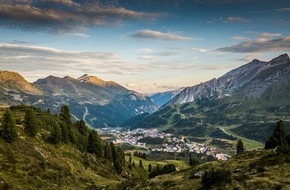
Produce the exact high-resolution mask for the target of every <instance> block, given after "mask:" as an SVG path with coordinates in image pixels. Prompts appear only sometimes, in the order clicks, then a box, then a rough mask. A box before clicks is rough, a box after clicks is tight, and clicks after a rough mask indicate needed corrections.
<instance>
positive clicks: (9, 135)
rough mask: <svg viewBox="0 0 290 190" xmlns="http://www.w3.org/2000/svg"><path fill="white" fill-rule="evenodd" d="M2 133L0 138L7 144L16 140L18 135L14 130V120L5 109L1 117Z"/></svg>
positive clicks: (10, 113)
mask: <svg viewBox="0 0 290 190" xmlns="http://www.w3.org/2000/svg"><path fill="white" fill-rule="evenodd" d="M2 128H3V130H2V133H1V136H2V137H3V139H5V140H6V141H7V142H13V141H15V140H16V138H17V136H18V134H17V130H16V124H15V119H14V116H13V114H12V112H11V111H10V110H9V109H7V110H6V111H5V113H4V115H3V117H2Z"/></svg>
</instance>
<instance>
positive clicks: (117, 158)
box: [110, 142, 122, 173]
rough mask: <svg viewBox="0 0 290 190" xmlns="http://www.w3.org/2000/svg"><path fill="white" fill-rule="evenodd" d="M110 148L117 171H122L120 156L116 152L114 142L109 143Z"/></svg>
mask: <svg viewBox="0 0 290 190" xmlns="http://www.w3.org/2000/svg"><path fill="white" fill-rule="evenodd" d="M110 146H111V150H112V157H113V165H114V167H115V169H116V171H117V172H119V173H121V172H122V161H121V160H120V156H119V154H118V151H117V148H116V146H115V144H114V143H112V142H111V143H110Z"/></svg>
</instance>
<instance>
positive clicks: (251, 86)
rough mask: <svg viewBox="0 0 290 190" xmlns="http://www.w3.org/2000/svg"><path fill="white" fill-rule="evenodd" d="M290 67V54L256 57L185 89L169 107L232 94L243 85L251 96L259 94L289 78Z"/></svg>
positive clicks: (169, 103) (170, 102)
mask: <svg viewBox="0 0 290 190" xmlns="http://www.w3.org/2000/svg"><path fill="white" fill-rule="evenodd" d="M289 68H290V59H289V56H288V55H287V54H282V55H280V56H278V57H276V58H274V59H272V60H271V61H268V62H264V61H260V60H258V59H254V60H253V61H251V62H250V63H248V64H245V65H242V66H240V67H238V68H236V69H233V70H231V71H229V72H228V73H226V74H225V75H223V76H221V77H219V78H218V79H212V80H209V81H207V82H204V83H201V84H198V85H195V86H192V87H188V88H185V89H184V90H183V91H181V92H180V93H179V94H178V95H176V96H175V97H174V98H173V99H172V100H171V101H169V102H168V103H167V104H166V105H165V106H169V105H174V104H182V103H187V102H193V101H195V100H196V99H200V98H209V97H217V98H221V97H225V96H231V94H232V92H234V91H236V90H238V89H241V88H243V91H244V92H245V94H246V95H247V96H251V97H259V96H260V95H261V94H262V93H263V92H264V91H265V90H266V89H267V87H268V86H270V85H272V84H273V83H276V82H279V81H282V80H287V78H288V75H289V74H288V73H289ZM289 77H290V76H289Z"/></svg>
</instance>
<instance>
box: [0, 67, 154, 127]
mask: <svg viewBox="0 0 290 190" xmlns="http://www.w3.org/2000/svg"><path fill="white" fill-rule="evenodd" d="M0 104H1V105H19V104H27V105H33V106H36V107H39V108H41V109H45V110H46V109H50V110H51V111H52V112H57V111H59V109H60V107H61V105H64V104H66V105H69V107H70V109H71V113H72V115H73V117H74V118H75V119H84V120H85V121H86V122H87V123H88V124H89V125H90V126H91V127H95V128H97V127H103V126H118V125H119V124H120V123H122V122H123V121H124V120H126V119H129V118H131V117H133V116H135V115H138V114H141V113H144V112H148V113H153V112H154V111H156V110H157V109H158V107H157V106H156V105H155V104H154V103H153V102H152V101H151V99H150V98H149V97H147V96H144V95H142V94H140V93H138V92H135V91H132V90H128V89H126V88H125V87H123V86H121V85H119V84H118V83H116V82H113V81H103V80H102V79H99V78H97V77H95V76H89V75H87V74H85V75H83V76H81V77H79V78H76V79H75V78H72V77H69V76H66V77H64V78H59V77H55V76H48V77H46V78H44V79H39V80H37V81H36V82H34V83H29V82H27V81H26V80H25V79H24V78H23V77H22V76H21V75H20V74H18V73H15V72H9V71H1V72H0Z"/></svg>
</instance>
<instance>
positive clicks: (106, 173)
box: [0, 106, 123, 190]
mask: <svg viewBox="0 0 290 190" xmlns="http://www.w3.org/2000/svg"><path fill="white" fill-rule="evenodd" d="M28 109H33V110H34V111H33V112H35V113H36V116H37V119H38V121H40V122H39V126H38V127H39V130H38V133H37V135H36V137H30V136H28V135H27V133H25V131H24V126H23V119H24V113H25V111H26V110H28ZM5 110H6V108H5V109H1V110H0V117H1V118H2V114H3V112H4V111H5ZM11 110H12V113H13V115H15V118H16V122H17V129H16V130H17V132H18V138H17V139H16V140H15V141H13V142H11V143H8V142H6V141H5V140H4V139H2V138H0V155H1V156H0V168H1V170H0V189H27V190H29V189H31V190H34V189H64V190H67V189H98V188H104V187H106V189H116V186H117V185H118V184H119V183H120V182H121V181H122V180H123V178H122V177H121V175H120V174H118V172H117V171H116V170H115V168H114V167H113V164H112V163H110V162H109V161H108V160H107V159H105V158H104V157H97V156H96V155H93V154H89V153H86V151H84V150H81V149H80V148H78V147H80V146H81V141H80V140H81V139H82V138H85V136H81V134H80V133H78V132H77V131H76V130H77V129H76V130H75V129H74V128H73V127H71V128H70V129H69V130H70V131H71V130H73V131H74V132H73V134H74V135H75V137H74V138H75V139H77V141H78V143H72V142H66V143H65V142H61V143H57V144H55V143H51V142H50V141H49V138H48V137H49V136H50V135H52V133H53V127H52V126H51V125H52V123H54V122H58V119H57V118H56V117H54V116H52V115H50V114H48V113H46V112H42V111H40V110H39V109H36V108H31V107H26V106H19V107H12V108H11ZM1 130H2V127H0V131H1ZM70 133H71V132H70ZM70 141H71V140H70Z"/></svg>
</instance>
